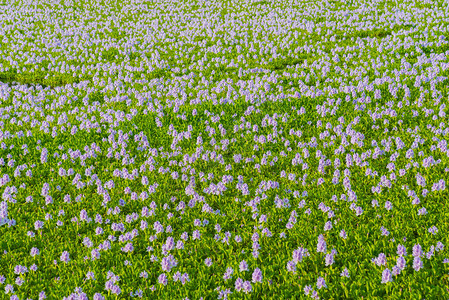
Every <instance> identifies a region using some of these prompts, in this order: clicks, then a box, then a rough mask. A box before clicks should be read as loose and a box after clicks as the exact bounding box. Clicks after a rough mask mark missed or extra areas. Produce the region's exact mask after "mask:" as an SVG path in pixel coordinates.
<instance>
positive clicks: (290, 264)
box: [287, 260, 296, 273]
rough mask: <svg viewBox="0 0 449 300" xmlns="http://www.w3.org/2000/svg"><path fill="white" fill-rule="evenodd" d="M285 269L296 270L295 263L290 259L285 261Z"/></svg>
mask: <svg viewBox="0 0 449 300" xmlns="http://www.w3.org/2000/svg"><path fill="white" fill-rule="evenodd" d="M287 271H288V272H293V273H294V272H296V263H295V262H294V261H292V260H289V261H288V262H287Z"/></svg>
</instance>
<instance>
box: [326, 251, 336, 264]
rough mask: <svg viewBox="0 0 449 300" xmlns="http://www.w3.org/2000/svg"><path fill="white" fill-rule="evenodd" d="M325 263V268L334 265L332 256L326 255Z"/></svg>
mask: <svg viewBox="0 0 449 300" xmlns="http://www.w3.org/2000/svg"><path fill="white" fill-rule="evenodd" d="M325 262H326V266H330V265H333V264H334V255H333V254H326V258H325Z"/></svg>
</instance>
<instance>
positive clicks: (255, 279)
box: [252, 268, 263, 283]
mask: <svg viewBox="0 0 449 300" xmlns="http://www.w3.org/2000/svg"><path fill="white" fill-rule="evenodd" d="M262 278H263V277H262V271H261V270H260V269H259V268H256V269H254V272H253V275H252V279H253V283H256V282H262Z"/></svg>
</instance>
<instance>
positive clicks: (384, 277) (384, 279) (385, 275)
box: [382, 268, 393, 283]
mask: <svg viewBox="0 0 449 300" xmlns="http://www.w3.org/2000/svg"><path fill="white" fill-rule="evenodd" d="M391 281H393V277H392V274H391V271H390V269H388V268H387V269H385V270H384V271H383V272H382V283H387V282H391Z"/></svg>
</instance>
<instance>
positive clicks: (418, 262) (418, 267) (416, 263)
mask: <svg viewBox="0 0 449 300" xmlns="http://www.w3.org/2000/svg"><path fill="white" fill-rule="evenodd" d="M422 267H423V262H422V261H421V258H420V257H419V256H415V257H414V258H413V269H415V271H416V272H418V271H419V270H421V268H422Z"/></svg>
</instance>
